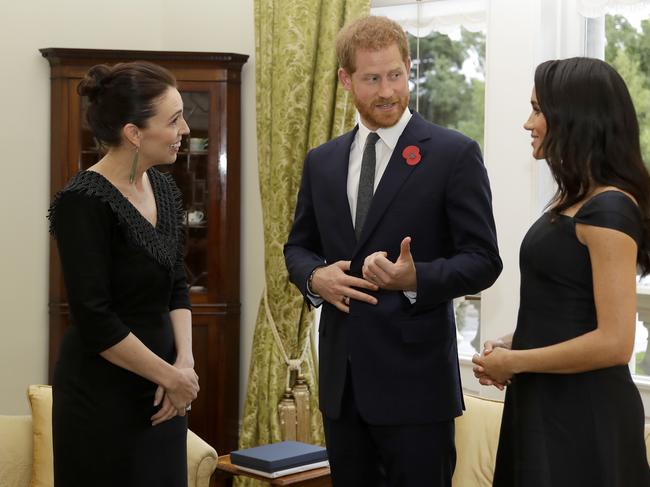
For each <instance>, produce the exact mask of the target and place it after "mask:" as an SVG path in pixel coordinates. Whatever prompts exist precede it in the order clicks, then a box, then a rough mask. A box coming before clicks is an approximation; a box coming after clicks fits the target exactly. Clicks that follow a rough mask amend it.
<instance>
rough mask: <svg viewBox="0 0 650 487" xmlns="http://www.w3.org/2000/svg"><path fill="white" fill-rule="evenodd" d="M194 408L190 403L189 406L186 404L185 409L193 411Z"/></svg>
mask: <svg viewBox="0 0 650 487" xmlns="http://www.w3.org/2000/svg"><path fill="white" fill-rule="evenodd" d="M191 410H192V403H189V404H188V405H187V406H185V411H191Z"/></svg>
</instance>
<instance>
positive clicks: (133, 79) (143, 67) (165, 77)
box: [77, 61, 176, 146]
mask: <svg viewBox="0 0 650 487" xmlns="http://www.w3.org/2000/svg"><path fill="white" fill-rule="evenodd" d="M170 87H176V79H175V78H174V75H172V74H171V73H170V72H169V71H167V70H166V69H165V68H163V67H161V66H158V65H157V64H153V63H148V62H145V61H135V62H131V63H121V64H116V65H115V66H113V67H111V66H107V65H105V64H98V65H97V66H93V67H92V68H90V70H88V73H86V76H85V78H84V79H83V80H81V82H80V83H79V86H78V87H77V93H79V95H81V96H85V97H87V98H88V101H89V102H90V103H89V106H88V110H87V112H86V120H87V121H88V124H89V125H90V128H91V130H92V131H93V134H94V135H95V138H96V139H97V140H99V141H100V142H101V143H102V144H104V145H106V146H118V145H120V143H121V142H122V127H124V125H126V124H127V123H132V124H134V125H137V126H138V127H140V128H144V127H146V125H147V120H148V119H149V118H151V117H152V116H154V115H155V107H154V103H155V101H156V99H157V98H158V97H160V96H161V95H162V94H163V93H165V91H167V89H169V88H170Z"/></svg>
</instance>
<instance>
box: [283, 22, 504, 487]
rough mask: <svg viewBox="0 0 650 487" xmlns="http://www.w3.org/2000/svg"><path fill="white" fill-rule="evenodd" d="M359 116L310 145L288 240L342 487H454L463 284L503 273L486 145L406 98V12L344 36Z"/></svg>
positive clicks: (466, 288) (468, 287)
mask: <svg viewBox="0 0 650 487" xmlns="http://www.w3.org/2000/svg"><path fill="white" fill-rule="evenodd" d="M337 55H338V60H339V66H340V68H339V71H338V76H339V80H340V82H341V84H342V85H343V87H344V88H345V89H346V90H348V91H349V92H350V93H351V95H352V97H353V99H354V104H355V106H356V108H357V110H358V112H359V115H360V119H361V121H360V123H359V124H358V125H357V126H356V127H355V128H354V130H352V131H351V132H349V133H347V134H345V135H343V136H341V137H339V138H337V139H334V140H332V141H330V142H327V143H326V144H323V145H321V146H320V147H317V148H315V149H313V150H312V151H310V152H309V154H308V155H307V157H306V160H305V165H304V170H303V176H302V182H301V186H300V191H299V194H298V201H297V206H296V213H295V220H294V223H293V227H292V229H291V233H290V235H289V239H288V241H287V243H286V245H285V248H284V254H285V260H286V264H287V268H288V270H289V276H290V279H291V281H292V282H293V283H294V284H295V285H296V286H298V288H300V290H301V292H302V293H303V294H304V296H305V298H306V299H307V300H308V301H309V302H310V303H312V304H313V305H316V306H318V305H320V304H321V303H322V304H323V310H322V314H321V321H320V327H319V334H320V335H319V340H320V349H319V353H320V407H321V410H322V413H323V420H324V427H325V437H326V442H327V449H328V455H329V459H330V465H331V469H332V479H333V483H334V486H335V487H366V486H367V487H377V486H379V485H386V484H388V485H390V486H391V487H429V486H445V487H447V486H450V485H451V477H452V474H453V471H454V467H455V462H456V451H455V447H454V418H455V417H456V416H459V415H460V414H462V409H463V406H464V405H463V399H462V389H461V384H460V373H459V367H458V355H457V348H456V328H455V320H454V310H453V305H452V300H453V298H456V297H459V296H464V295H466V294H473V293H477V292H479V291H481V290H483V289H485V288H487V287H488V286H490V285H492V283H493V282H494V281H495V280H496V278H497V276H498V275H499V273H500V272H501V268H502V264H501V259H500V258H499V254H498V248H497V240H496V230H495V226H494V218H493V215H492V205H491V193H490V187H489V182H488V177H487V173H486V171H485V167H484V165H483V160H482V157H481V153H480V149H479V147H478V145H477V144H476V142H474V141H472V140H471V139H469V138H467V137H465V136H464V135H462V134H460V133H458V132H454V131H451V130H447V129H444V128H442V127H439V126H437V125H434V124H432V123H429V122H427V121H425V120H424V119H422V118H421V117H420V115H418V114H417V113H411V112H410V111H409V109H408V100H409V88H408V73H409V69H410V66H411V60H410V58H409V52H408V43H407V39H406V35H405V34H404V31H403V30H402V29H401V27H400V26H399V25H398V24H396V23H395V22H393V21H391V20H388V19H386V18H383V17H366V18H364V19H360V20H358V21H355V22H353V23H352V24H350V25H348V26H347V27H346V28H344V29H343V31H341V33H340V34H339V38H338V39H337Z"/></svg>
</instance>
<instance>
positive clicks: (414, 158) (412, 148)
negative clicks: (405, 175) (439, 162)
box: [402, 145, 422, 166]
mask: <svg viewBox="0 0 650 487" xmlns="http://www.w3.org/2000/svg"><path fill="white" fill-rule="evenodd" d="M402 157H403V158H404V160H405V161H406V163H407V164H408V165H409V166H415V165H416V164H418V163H419V162H420V159H422V156H421V155H420V148H419V147H418V146H417V145H409V146H408V147H407V148H405V149H404V150H403V151H402Z"/></svg>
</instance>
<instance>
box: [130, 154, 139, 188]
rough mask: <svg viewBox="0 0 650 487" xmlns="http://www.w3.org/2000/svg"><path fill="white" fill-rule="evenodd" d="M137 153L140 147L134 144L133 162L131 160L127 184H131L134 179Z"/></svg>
mask: <svg viewBox="0 0 650 487" xmlns="http://www.w3.org/2000/svg"><path fill="white" fill-rule="evenodd" d="M139 153H140V148H139V147H137V146H136V148H135V152H134V153H133V162H131V170H130V171H129V184H133V183H134V181H135V170H136V169H137V167H138V157H139Z"/></svg>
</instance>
